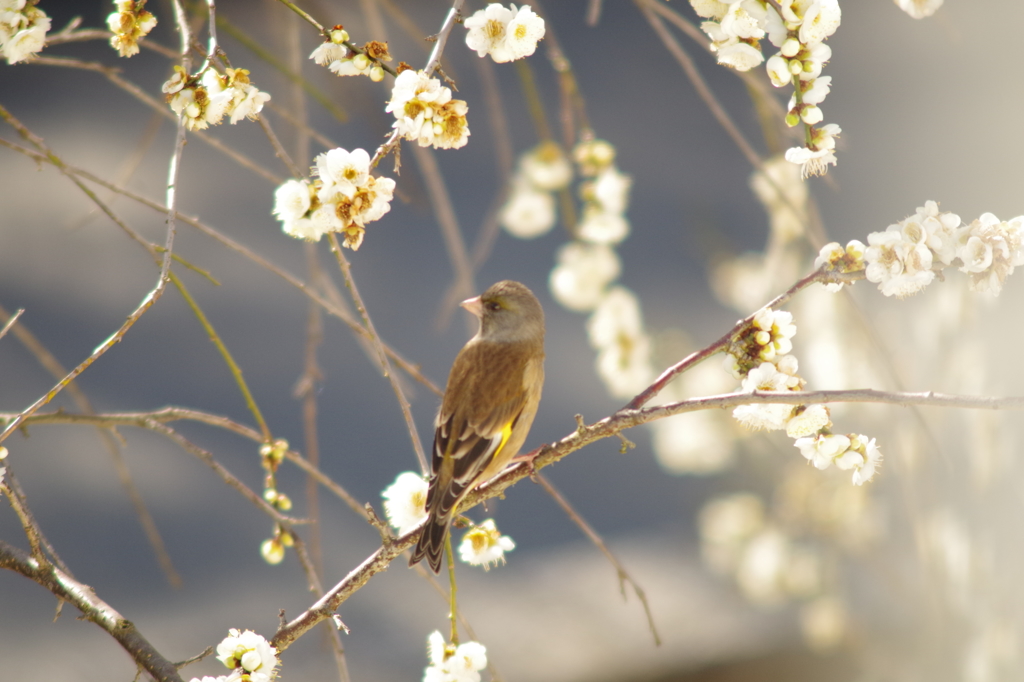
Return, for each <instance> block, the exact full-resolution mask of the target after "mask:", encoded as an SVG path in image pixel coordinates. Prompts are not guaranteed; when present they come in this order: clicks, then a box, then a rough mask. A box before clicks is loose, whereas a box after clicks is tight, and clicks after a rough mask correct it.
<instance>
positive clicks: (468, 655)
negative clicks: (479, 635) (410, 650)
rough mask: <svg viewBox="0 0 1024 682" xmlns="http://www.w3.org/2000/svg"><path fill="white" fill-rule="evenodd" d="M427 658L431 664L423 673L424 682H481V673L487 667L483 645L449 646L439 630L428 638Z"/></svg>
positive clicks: (470, 643)
mask: <svg viewBox="0 0 1024 682" xmlns="http://www.w3.org/2000/svg"><path fill="white" fill-rule="evenodd" d="M427 658H428V659H429V660H430V664H429V665H428V666H427V668H426V670H424V671H423V682H480V671H481V670H483V669H484V668H486V667H487V649H486V647H484V645H483V644H480V643H479V642H465V643H463V644H459V645H458V646H456V645H455V644H449V643H447V642H445V640H444V636H443V635H442V634H441V633H440V632H438V631H437V630H434V631H433V632H432V633H430V636H429V637H427Z"/></svg>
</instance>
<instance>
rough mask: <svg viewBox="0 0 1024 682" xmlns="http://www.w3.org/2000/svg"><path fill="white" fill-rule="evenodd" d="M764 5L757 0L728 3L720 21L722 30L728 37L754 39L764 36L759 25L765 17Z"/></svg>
mask: <svg viewBox="0 0 1024 682" xmlns="http://www.w3.org/2000/svg"><path fill="white" fill-rule="evenodd" d="M765 14H766V11H765V8H764V5H762V4H760V3H759V2H757V0H741V2H733V3H732V4H730V5H729V9H728V10H727V11H726V13H725V16H723V17H722V20H721V22H719V23H720V25H721V27H722V31H724V32H725V33H726V34H727V35H728V36H730V37H736V38H748V39H753V40H756V39H758V38H763V37H764V29H763V28H761V25H762V24H763V23H764V18H765Z"/></svg>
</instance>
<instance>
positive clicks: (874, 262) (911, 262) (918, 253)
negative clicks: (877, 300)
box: [864, 225, 935, 298]
mask: <svg viewBox="0 0 1024 682" xmlns="http://www.w3.org/2000/svg"><path fill="white" fill-rule="evenodd" d="M864 262H865V263H866V264H867V267H866V269H865V272H864V275H865V277H867V279H868V281H870V282H875V283H876V284H878V289H879V291H881V292H882V293H883V294H885V295H886V296H897V297H899V298H903V297H905V296H910V295H911V294H916V293H917V292H918V291H920V290H921V289H924V288H925V287H926V286H928V285H929V284H931V282H932V280H934V279H935V273H934V272H933V271H932V269H931V267H932V252H931V250H930V249H929V248H928V247H927V246H925V245H924V244H923V243H915V242H914V241H913V238H912V237H911V238H908V237H907V235H906V234H904V232H903V231H902V230H901V229H900V226H899V225H890V226H889V227H888V228H887V229H886V231H885V232H872V233H871V234H869V235H868V247H867V249H865V251H864Z"/></svg>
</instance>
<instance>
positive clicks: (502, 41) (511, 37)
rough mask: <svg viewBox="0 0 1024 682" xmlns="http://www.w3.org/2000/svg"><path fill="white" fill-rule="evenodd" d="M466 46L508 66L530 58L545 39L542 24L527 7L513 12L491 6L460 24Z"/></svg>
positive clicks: (498, 6)
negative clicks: (463, 31) (462, 26)
mask: <svg viewBox="0 0 1024 682" xmlns="http://www.w3.org/2000/svg"><path fill="white" fill-rule="evenodd" d="M463 25H464V26H465V27H466V29H467V33H466V45H467V46H468V47H469V49H471V50H475V51H476V53H477V56H479V57H483V56H485V55H488V54H489V55H491V59H493V60H494V61H496V62H499V63H503V62H510V61H514V60H516V59H522V58H523V57H528V56H530V55H531V54H533V53H534V52H535V51H536V49H537V43H538V42H540V41H541V39H543V38H544V32H545V28H544V20H543V19H541V18H540V17H539V16H537V14H536V13H535V12H534V11H533V9H531V8H530V7H529V6H527V5H523V6H522V7H520V8H519V9H516V6H515V5H510V6H509V8H505V7H503V6H501V5H500V4H498V3H491V4H489V5H487V7H486V8H484V9H482V10H478V11H476V12H474V13H473V14H472V16H470V17H469V18H467V19H466V20H465V22H463Z"/></svg>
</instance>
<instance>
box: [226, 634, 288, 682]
mask: <svg viewBox="0 0 1024 682" xmlns="http://www.w3.org/2000/svg"><path fill="white" fill-rule="evenodd" d="M228 632H229V635H228V637H227V638H225V639H224V640H223V641H222V642H221V643H220V644H218V645H217V658H218V660H220V661H221V662H222V663H223V664H224V665H226V666H227V667H228V668H231V669H232V670H234V671H236V673H238V674H240V675H245V676H247V677H248V679H249V680H250V682H271V680H273V679H274V676H275V671H274V669H275V668H276V667H277V664H278V660H277V650H276V649H274V647H272V646H270V643H269V642H268V641H267V640H266V639H264V638H263V637H262V636H261V635H257V634H256V633H255V632H253V631H252V630H245V631H244V632H239V631H238V630H236V629H235V628H231V630H229V631H228Z"/></svg>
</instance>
